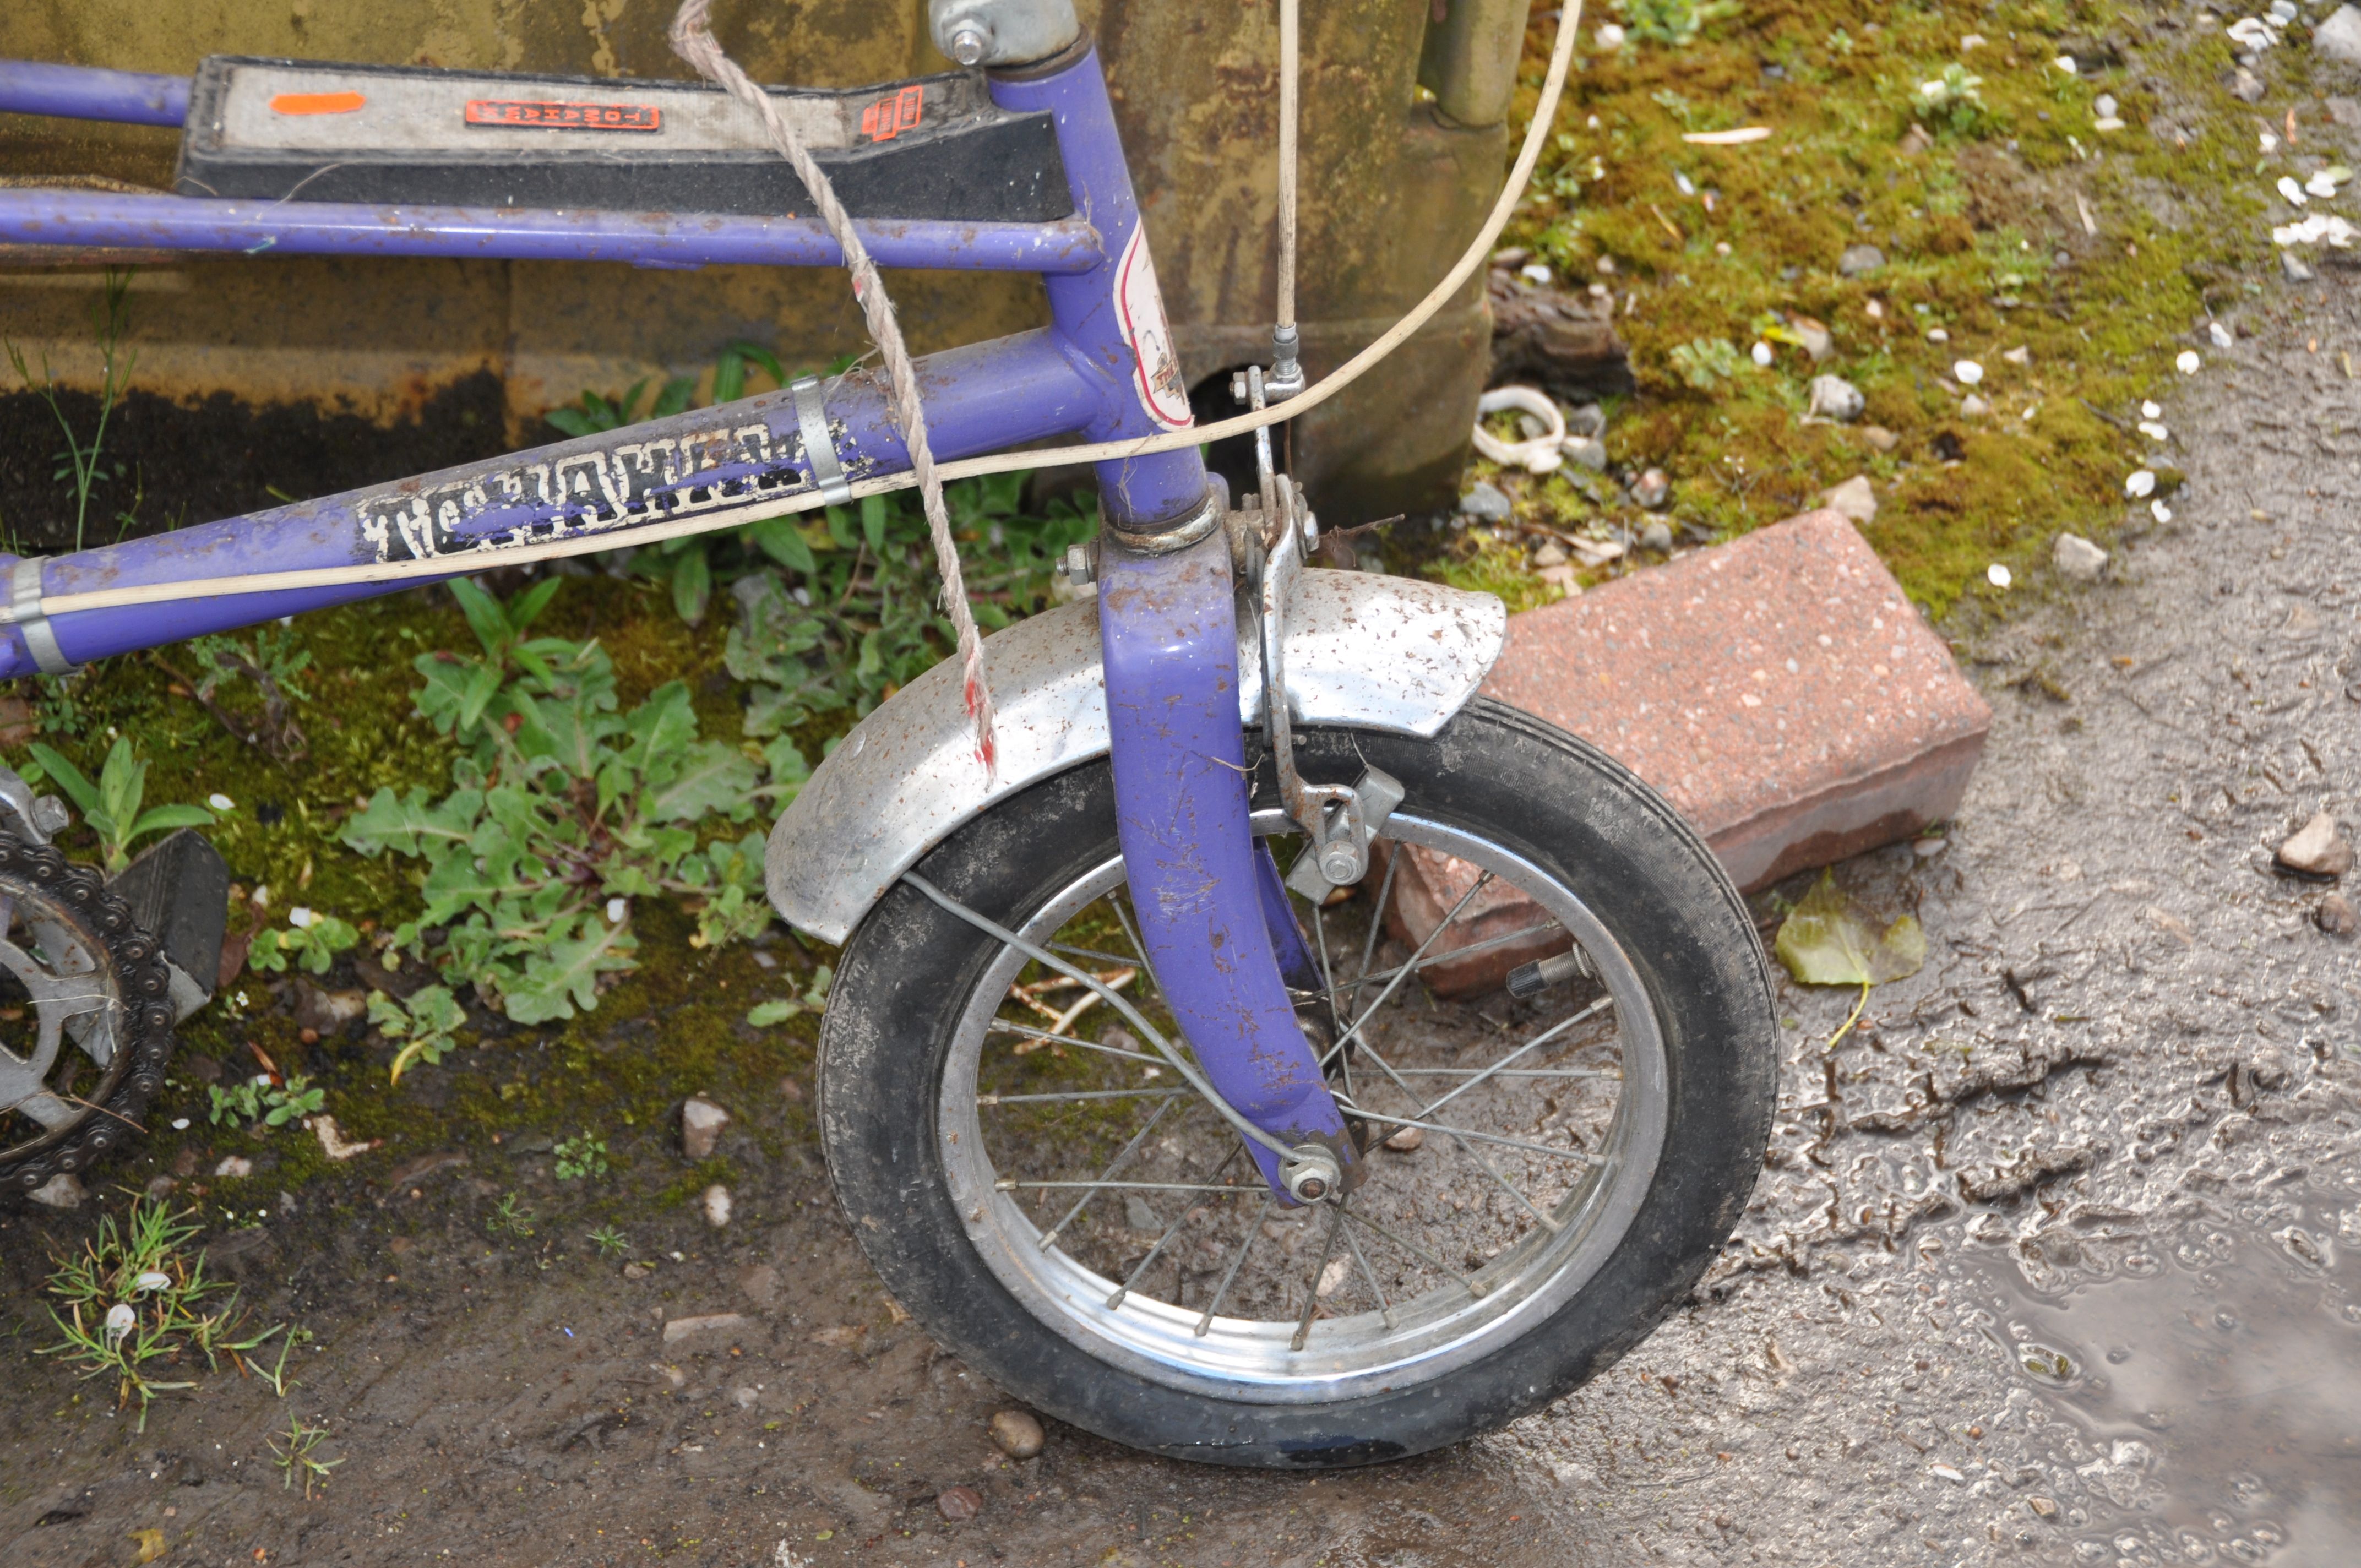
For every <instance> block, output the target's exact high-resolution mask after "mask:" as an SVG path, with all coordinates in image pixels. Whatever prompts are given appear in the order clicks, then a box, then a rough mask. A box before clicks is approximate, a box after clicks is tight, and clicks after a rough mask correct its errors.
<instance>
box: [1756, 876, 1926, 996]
mask: <svg viewBox="0 0 2361 1568" xmlns="http://www.w3.org/2000/svg"><path fill="white" fill-rule="evenodd" d="M1773 950H1774V951H1775V952H1777V953H1778V955H1779V961H1780V962H1781V963H1784V964H1785V965H1786V966H1787V972H1788V973H1790V974H1792V975H1794V976H1795V978H1796V979H1797V980H1798V981H1802V982H1803V983H1804V984H1806V985H1860V986H1869V985H1883V984H1884V983H1885V982H1886V981H1892V980H1901V979H1904V978H1905V977H1907V976H1909V975H1914V974H1916V973H1917V972H1918V970H1919V968H1920V967H1921V966H1922V965H1924V964H1925V963H1926V961H1927V937H1926V934H1925V933H1924V932H1922V931H1921V930H1919V928H1918V922H1917V921H1916V919H1915V918H1914V917H1912V916H1907V915H1905V916H1902V917H1901V918H1900V919H1899V920H1896V921H1894V923H1893V924H1892V925H1890V926H1888V927H1885V928H1884V929H1883V931H1882V932H1881V931H1880V930H1879V929H1878V927H1877V924H1876V921H1875V919H1874V918H1873V917H1872V916H1871V915H1870V914H1869V912H1868V911H1867V910H1865V909H1863V908H1862V907H1861V905H1860V904H1859V902H1858V901H1856V900H1855V899H1854V898H1853V896H1852V895H1851V894H1849V893H1846V892H1845V891H1844V890H1843V889H1842V888H1839V886H1837V883H1836V878H1835V876H1834V875H1833V874H1831V873H1829V872H1821V873H1820V880H1819V883H1818V885H1817V886H1815V887H1814V888H1813V889H1812V891H1811V892H1809V893H1807V894H1805V895H1804V896H1803V898H1802V900H1801V901H1799V902H1798V903H1797V904H1796V905H1795V908H1794V909H1792V910H1790V911H1789V912H1788V915H1787V917H1786V919H1784V920H1783V921H1781V922H1780V925H1779V936H1778V939H1777V940H1776V942H1775V943H1774V944H1773Z"/></svg>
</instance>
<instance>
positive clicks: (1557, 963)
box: [1509, 948, 1597, 1002]
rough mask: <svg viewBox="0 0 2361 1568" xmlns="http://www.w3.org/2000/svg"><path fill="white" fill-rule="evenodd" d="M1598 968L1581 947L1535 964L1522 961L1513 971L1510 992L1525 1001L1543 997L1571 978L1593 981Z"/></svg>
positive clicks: (1510, 975)
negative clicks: (1593, 967)
mask: <svg viewBox="0 0 2361 1568" xmlns="http://www.w3.org/2000/svg"><path fill="white" fill-rule="evenodd" d="M1595 978H1597V974H1596V971H1595V970H1592V969H1591V967H1590V959H1589V958H1588V956H1587V955H1586V954H1585V953H1584V952H1583V950H1582V949H1581V948H1575V949H1574V950H1573V951H1572V952H1570V953H1560V954H1558V955H1557V956H1556V957H1555V958H1553V959H1540V960H1538V961H1537V962H1534V963H1529V964H1519V965H1518V966H1517V967H1516V968H1515V969H1512V970H1510V971H1509V994H1510V996H1513V997H1515V998H1516V999H1517V1000H1518V1001H1520V1002H1522V1001H1524V1000H1526V999H1527V998H1528V997H1533V996H1539V995H1540V994H1541V993H1542V992H1544V991H1547V990H1548V989H1549V988H1550V987H1552V986H1554V985H1564V984H1565V982H1566V981H1570V980H1577V979H1579V980H1592V979H1595Z"/></svg>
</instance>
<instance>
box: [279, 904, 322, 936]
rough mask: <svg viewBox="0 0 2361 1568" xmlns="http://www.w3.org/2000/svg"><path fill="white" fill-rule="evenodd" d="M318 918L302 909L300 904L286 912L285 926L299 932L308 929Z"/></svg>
mask: <svg viewBox="0 0 2361 1568" xmlns="http://www.w3.org/2000/svg"><path fill="white" fill-rule="evenodd" d="M318 918H319V916H316V915H314V914H313V913H312V912H311V911H310V910H308V909H306V908H304V907H303V906H302V905H300V904H299V905H296V906H295V907H294V908H292V909H291V910H289V911H288V912H287V924H289V925H290V926H292V927H295V928H296V929H297V930H299V931H302V930H306V929H309V928H310V927H311V924H312V922H313V921H314V920H316V919H318Z"/></svg>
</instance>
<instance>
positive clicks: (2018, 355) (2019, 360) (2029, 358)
mask: <svg viewBox="0 0 2361 1568" xmlns="http://www.w3.org/2000/svg"><path fill="white" fill-rule="evenodd" d="M2001 357H2002V358H2003V359H2005V360H2007V361H2008V362H2009V363H2010V364H2011V365H2030V364H2032V363H2033V350H2031V349H2030V348H2027V347H2026V346H2025V345H2022V344H2020V345H2017V346H2016V347H2015V348H2010V349H2004V350H2003V351H2002V354H2001Z"/></svg>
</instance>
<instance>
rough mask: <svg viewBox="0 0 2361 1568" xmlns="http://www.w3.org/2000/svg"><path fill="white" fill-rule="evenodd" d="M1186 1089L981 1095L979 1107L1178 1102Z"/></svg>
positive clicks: (1097, 1090)
mask: <svg viewBox="0 0 2361 1568" xmlns="http://www.w3.org/2000/svg"><path fill="white" fill-rule="evenodd" d="M1188 1092H1189V1091H1187V1090H1185V1089H1070V1090H1067V1091H1064V1092H1062V1093H1059V1094H979V1095H977V1096H976V1097H975V1102H976V1103H977V1104H979V1105H1049V1104H1053V1103H1057V1102H1061V1101H1068V1100H1178V1099H1180V1097H1181V1096H1183V1095H1185V1094H1187V1093H1188Z"/></svg>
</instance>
